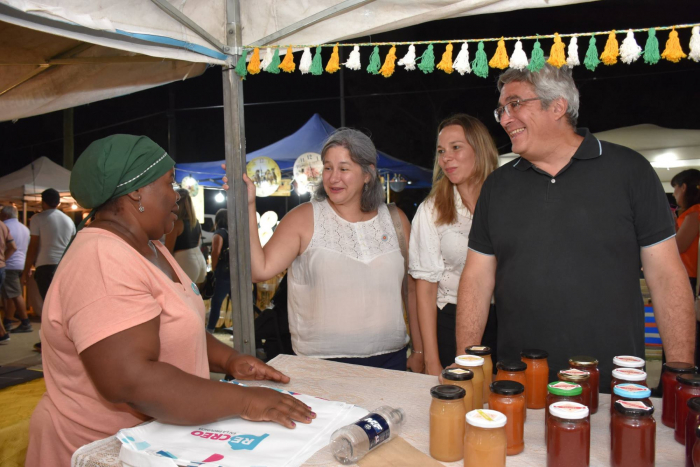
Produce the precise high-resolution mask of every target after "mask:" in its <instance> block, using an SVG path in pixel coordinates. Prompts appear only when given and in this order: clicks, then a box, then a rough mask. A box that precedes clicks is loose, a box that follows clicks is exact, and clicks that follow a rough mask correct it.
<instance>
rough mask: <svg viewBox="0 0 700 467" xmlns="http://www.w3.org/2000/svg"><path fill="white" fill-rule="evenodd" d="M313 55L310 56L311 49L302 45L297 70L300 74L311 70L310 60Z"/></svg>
mask: <svg viewBox="0 0 700 467" xmlns="http://www.w3.org/2000/svg"><path fill="white" fill-rule="evenodd" d="M312 61H313V57H312V56H311V49H310V48H308V47H304V53H302V54H301V60H299V71H301V74H302V75H305V74H307V73H308V72H310V71H311V62H312Z"/></svg>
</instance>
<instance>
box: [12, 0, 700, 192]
mask: <svg viewBox="0 0 700 467" xmlns="http://www.w3.org/2000/svg"><path fill="white" fill-rule="evenodd" d="M692 22H700V4H698V1H697V0H674V1H672V2H668V1H658V0H654V1H651V0H606V1H601V2H593V3H584V4H578V5H573V6H565V7H556V8H542V9H533V10H519V11H514V12H509V13H500V14H495V15H483V16H471V17H464V18H457V19H452V20H443V21H438V22H432V23H426V24H422V25H418V26H414V27H411V28H406V29H402V30H398V31H393V32H389V33H385V34H381V35H375V36H373V37H371V39H370V38H358V39H354V40H352V41H349V42H365V41H370V40H374V41H381V42H390V41H419V40H441V39H471V38H480V37H499V36H502V35H503V36H517V35H523V36H525V35H533V34H538V33H539V34H551V33H554V32H555V31H556V32H559V33H560V34H566V33H575V32H591V31H601V30H610V29H614V28H616V29H618V30H624V29H628V28H647V27H652V26H670V25H674V24H685V23H692ZM690 34H691V31H690V29H689V28H686V29H681V30H679V35H680V40H681V44H682V46H683V48H684V50H685V52H686V53H687V52H688V43H689V40H690ZM646 36H647V35H646V33H643V34H640V33H638V34H635V37H636V39H637V42H638V43H639V44H640V45H641V46H642V47H644V42H645V41H646ZM657 37H658V38H659V43H660V49H661V50H663V48H664V45H665V42H666V39H667V38H668V32H666V31H663V32H659V33H657ZM617 38H618V41H619V42H620V44H621V43H622V40H623V39H624V35H621V34H618V36H617ZM606 39H607V38H606V37H605V36H597V45H598V51H599V53H600V52H602V50H603V47H604V45H605V41H606ZM533 42H534V41H523V45H524V49H525V51H526V53H527V54H528V56H529V55H530V52H531V50H532V45H533ZM565 42H566V44H567V46H568V42H569V40H568V39H565ZM541 43H542V48H543V49H544V51H545V53H548V52H549V49H550V47H551V44H552V42H551V39H546V40H543V41H541ZM587 45H588V41H587V39H586V40H585V41H584V40H579V56H580V58H581V62H583V57H584V54H585V51H586V48H587ZM506 46H507V48H508V53H509V54H510V53H512V50H513V42H507V43H506ZM406 48H407V47H406V46H399V47H397V56H398V57H399V58H400V57H402V56H403V55H404V54H405V52H406ZM424 48H425V46H417V52H418V55H420V54H421V53H422V52H423V50H424ZM469 48H470V55H471V58H472V59H473V58H474V52H475V51H476V47H475V44H470V47H469ZM495 48H496V43H495V42H489V43H487V44H486V53H487V55H488V57H489V59H490V58H491V56H493V53H494V52H495ZM388 49H389V47H381V48H380V53H381V56H382V60H383V58H384V56H385V55H386V53H387V52H388ZM458 50H459V44H458V43H455V52H454V53H455V56H456V53H457V51H458ZM361 51H362V59H363V67H366V66H367V63H368V60H369V54H370V51H371V49H370V48H368V47H363V48H362V49H361ZM443 51H444V45H437V46H436V48H435V55H436V63H437V61H439V59H440V56H441V55H442V52H443ZM348 53H349V49H345V54H346V56H347V54H348ZM329 56H330V50H329V49H324V57H323V60H324V66H325V63H326V61H327V60H328V58H329ZM300 57H301V54H300V53H297V54H295V62H296V63H297V66H298V63H299V58H300ZM497 76H498V72H497V70H493V69H490V70H489V77H488V78H486V79H482V78H479V77H476V76H474V75H465V76H461V75H459V74H458V73H457V72H455V73H452V74H451V75H447V74H445V73H444V72H442V71H439V70H436V71H435V72H434V73H432V74H427V75H426V74H423V73H422V72H420V71H419V70H415V71H412V72H407V71H405V70H403V69H402V68H401V67H398V66H397V71H396V73H395V74H394V76H392V77H391V78H388V79H386V78H383V77H382V76H373V75H370V74H368V73H366V72H365V71H364V70H362V71H352V70H346V71H345V72H344V79H345V93H346V125H347V126H351V127H356V128H361V129H366V130H368V131H369V132H370V133H371V135H372V138H373V140H374V142H375V144H376V145H377V147H378V148H379V149H381V150H383V151H385V152H387V153H388V154H391V155H392V156H394V157H398V158H401V159H404V160H407V161H409V162H413V163H416V164H419V165H422V166H424V167H431V166H432V159H433V150H434V144H435V137H436V135H435V129H436V127H437V124H438V123H439V121H440V120H442V119H443V118H445V117H447V116H449V115H450V114H453V113H456V112H466V113H469V114H472V115H475V116H477V117H479V118H481V119H482V120H483V121H484V122H485V123H486V125H487V126H488V128H489V130H490V131H491V134H492V135H493V136H494V138H495V140H496V143H497V145H498V146H499V148H500V151H501V153H503V152H508V151H510V144H509V143H508V138H507V136H506V135H505V132H504V131H503V130H502V129H501V128H500V127H499V126H498V124H497V123H496V122H495V120H494V119H493V108H494V107H495V105H496V102H497V99H498V96H497V92H496V86H495V82H496V77H497ZM574 78H575V79H576V82H577V84H578V87H579V90H580V92H581V109H580V113H581V115H580V117H579V126H582V127H588V128H589V129H591V131H594V132H596V131H603V130H609V129H612V128H617V127H622V126H629V125H635V124H641V123H653V124H656V125H660V126H663V127H668V128H686V129H700V113H699V112H698V110H697V105H698V103H699V102H700V64H698V63H695V62H692V61H689V60H683V61H681V63H677V64H673V63H669V62H666V61H661V62H659V63H658V64H656V65H653V66H650V65H646V64H644V63H643V60H641V59H640V60H638V61H637V62H636V63H634V64H632V65H625V64H623V63H618V64H616V65H614V66H610V67H606V66H604V65H602V64H601V65H600V66H599V67H598V68H597V69H596V71H595V72H590V71H588V70H586V69H585V68H584V67H583V66H579V67H576V68H575V70H574ZM339 89H340V86H339V73H335V74H333V75H329V74H324V75H322V76H311V75H304V76H301V74H300V73H299V72H298V71H297V72H295V73H294V74H292V75H289V74H286V73H281V74H279V75H271V74H268V73H261V74H259V75H256V76H249V77H248V79H247V80H246V81H245V85H244V93H245V102H246V107H245V125H246V138H247V150H248V151H254V150H256V149H259V148H261V147H264V146H266V145H268V144H270V143H273V142H275V141H277V140H279V139H281V138H282V137H284V136H287V135H289V134H290V133H292V132H294V131H295V130H296V129H298V128H299V127H300V126H301V125H302V124H303V123H304V122H306V121H307V120H308V119H309V118H310V117H311V115H313V114H314V113H319V114H320V115H321V116H322V117H323V118H324V119H326V120H327V121H328V122H329V123H330V124H331V125H334V126H339V125H340V104H339V99H338V96H339ZM171 99H172V100H173V102H174V108H175V109H176V110H175V112H174V118H175V121H176V128H177V138H176V141H175V144H176V151H175V152H176V159H177V161H178V162H194V161H209V160H219V159H223V158H224V128H223V113H222V110H221V109H220V108H213V109H206V110H188V109H190V108H192V107H206V106H219V105H221V103H222V86H221V71H220V68H218V67H212V68H210V69H209V70H207V71H206V72H205V73H204V74H203V75H201V76H200V77H197V78H193V79H190V80H187V81H184V82H177V83H173V84H170V85H167V86H162V87H159V88H155V89H152V90H148V91H143V92H139V93H136V94H132V95H130V96H124V97H120V98H115V99H111V100H108V101H103V102H97V103H93V104H89V105H84V106H81V107H77V108H76V109H75V134H76V136H75V153H76V156H77V155H79V154H80V153H81V152H82V151H83V150H84V149H85V148H86V147H87V145H88V144H89V143H90V142H92V141H93V140H95V139H98V138H101V137H104V136H107V135H110V134H113V133H134V134H145V135H148V136H150V137H151V138H153V139H154V140H155V141H156V142H158V143H159V144H160V145H162V146H163V147H165V148H168V114H167V111H168V107H169V105H170V101H171ZM1 101H2V100H1V98H0V103H1ZM62 118H63V117H62V113H61V112H54V113H51V114H47V115H41V116H37V117H31V118H26V119H21V120H19V121H18V122H16V123H11V122H4V123H0V140H1V141H2V147H1V148H0V161H2V164H0V176H1V175H5V174H7V173H10V172H12V171H14V170H17V169H19V168H21V167H22V166H24V165H26V164H27V163H29V162H30V161H31V160H32V159H35V158H37V157H40V156H48V157H50V158H51V159H53V160H54V161H56V162H58V163H61V162H62V157H63V156H62V151H63V142H62V135H63V130H62ZM170 152H171V153H172V152H173V151H172V148H170ZM407 191H408V190H407ZM415 195H416V196H422V194H421V195H419V194H418V193H416V194H415ZM403 196H404V197H407V198H413V197H415V196H411V195H409V194H407V192H404V195H403Z"/></svg>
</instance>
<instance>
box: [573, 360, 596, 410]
mask: <svg viewBox="0 0 700 467" xmlns="http://www.w3.org/2000/svg"><path fill="white" fill-rule="evenodd" d="M569 366H570V367H571V368H575V369H577V370H583V371H587V372H588V373H590V380H588V383H589V384H590V385H591V405H590V406H589V407H588V408H589V409H590V411H591V415H593V414H594V413H596V412H598V396H599V393H600V370H599V369H598V359H596V358H594V357H589V356H587V355H577V356H575V357H571V358H570V359H569Z"/></svg>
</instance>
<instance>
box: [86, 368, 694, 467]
mask: <svg viewBox="0 0 700 467" xmlns="http://www.w3.org/2000/svg"><path fill="white" fill-rule="evenodd" d="M270 364H271V365H272V366H274V367H275V368H277V369H279V370H280V371H282V372H284V373H285V374H287V375H288V376H289V377H290V378H291V379H292V381H291V382H290V383H289V384H288V385H277V384H274V383H270V382H268V381H264V382H263V381H261V382H246V384H250V385H263V384H264V385H267V386H276V387H283V388H286V389H292V390H294V391H296V392H300V393H303V394H309V395H313V396H319V397H323V398H326V399H329V400H337V401H344V402H348V403H352V404H356V405H359V406H361V407H364V408H366V409H367V410H370V411H371V410H372V409H374V408H376V407H379V406H381V405H389V406H392V407H401V408H403V409H404V410H405V411H406V418H407V422H406V426H405V427H404V430H403V432H402V433H401V436H402V437H403V438H404V439H406V441H408V442H409V443H410V444H411V445H413V446H415V447H416V448H417V449H418V450H420V451H422V452H424V453H426V454H428V453H429V413H428V412H429V410H428V409H429V406H430V400H431V398H430V393H429V389H430V388H431V387H433V386H435V385H436V384H438V382H437V377H434V376H427V375H419V374H413V373H408V372H400V371H391V370H380V369H376V368H367V367H362V366H357V365H347V364H343V363H335V362H328V361H325V360H318V359H314V358H306V357H298V356H290V355H279V356H278V357H276V358H275V359H273V360H272V361H271V362H270ZM652 402H653V403H654V406H655V407H656V408H657V410H658V412H656V413H655V414H654V416H655V418H656V420H657V424H656V425H657V429H656V465H657V466H659V467H662V466H682V465H684V463H685V448H684V446H681V445H680V444H678V443H677V442H676V441H675V440H674V439H673V430H671V429H670V428H667V427H665V426H664V425H663V424H662V423H661V399H652ZM609 424H610V396H609V395H606V394H601V395H600V408H599V410H598V413H597V414H595V415H593V416H591V464H590V465H591V466H592V467H597V466H608V465H610V461H609V456H610V431H609V430H610V428H609ZM120 447H121V443H120V442H119V441H118V440H117V439H116V438H115V437H111V438H107V439H106V440H101V441H97V442H96V443H92V444H90V445H87V446H83V447H82V448H80V449H79V450H78V451H76V453H75V454H74V456H73V466H80V467H96V466H100V467H112V466H119V465H120V464H119V460H118V459H119V449H120ZM546 457H547V451H546V448H545V446H544V410H528V413H527V422H526V423H525V451H524V452H522V453H520V454H518V455H517V456H511V457H508V459H507V464H508V465H509V466H533V467H534V466H537V467H541V466H543V465H545V464H546ZM304 465H307V466H337V465H340V464H338V463H337V462H336V461H335V460H334V459H333V456H332V455H331V453H330V451H329V449H328V447H325V448H323V449H321V450H320V451H318V452H317V453H316V454H314V455H313V456H312V457H311V458H310V459H309V460H308V461H307V462H306V464H304ZM445 465H448V466H454V467H457V466H462V465H463V463H462V461H459V462H453V463H445Z"/></svg>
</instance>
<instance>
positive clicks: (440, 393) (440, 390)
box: [430, 384, 467, 401]
mask: <svg viewBox="0 0 700 467" xmlns="http://www.w3.org/2000/svg"><path fill="white" fill-rule="evenodd" d="M430 395H431V396H433V397H434V398H435V399H440V400H443V401H451V400H457V399H464V396H466V395H467V391H465V390H464V388H461V387H459V386H455V385H453V384H441V385H439V386H433V387H432V388H430Z"/></svg>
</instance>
